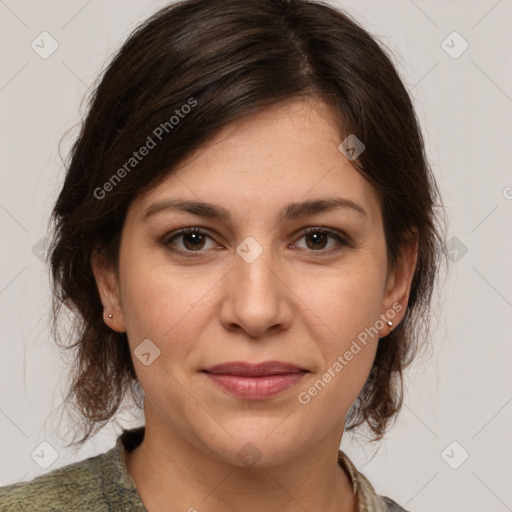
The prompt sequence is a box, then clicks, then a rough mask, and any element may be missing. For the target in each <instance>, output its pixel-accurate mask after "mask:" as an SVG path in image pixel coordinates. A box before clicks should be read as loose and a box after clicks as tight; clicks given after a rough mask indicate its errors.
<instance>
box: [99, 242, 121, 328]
mask: <svg viewBox="0 0 512 512" xmlns="http://www.w3.org/2000/svg"><path fill="white" fill-rule="evenodd" d="M91 267H92V271H93V274H94V278H95V280H96V286H97V287H98V292H99V294H100V298H101V303H102V304H103V321H104V322H105V323H106V324H107V325H108V326H109V327H110V328H111V329H113V330H114V331H116V332H126V327H125V322H124V315H123V308H122V304H121V294H120V292H119V279H118V277H117V274H116V272H115V269H114V268H112V265H110V264H108V263H107V259H106V257H105V254H104V253H103V252H101V251H100V250H98V249H95V250H93V253H92V256H91ZM109 315H112V318H109Z"/></svg>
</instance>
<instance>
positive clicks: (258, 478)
mask: <svg viewBox="0 0 512 512" xmlns="http://www.w3.org/2000/svg"><path fill="white" fill-rule="evenodd" d="M327 444H329V446H327ZM331 444H332V443H326V442H322V443H321V444H319V445H315V446H313V447H312V448H311V449H310V450H307V451H306V452H304V453H303V454H301V455H300V456H299V457H297V458H294V459H293V460H287V461H286V462H283V463H281V464H279V465H275V466H272V467H267V468H255V467H240V466H238V465H233V464H232V463H229V462H226V461H223V460H221V459H219V458H218V457H215V456H214V454H213V453H205V451H202V450H199V449H198V448H197V447H196V446H194V445H192V444H191V443H189V442H188V441H187V440H186V439H183V438H182V437H179V436H178V435H177V434H176V432H172V431H171V432H168V431H165V433H162V431H160V430H158V429H155V430H153V429H151V428H148V424H147V422H146V431H145V436H144V440H143V441H142V443H141V444H140V445H139V446H138V447H137V448H135V450H133V451H132V452H128V453H127V455H126V462H127V467H128V472H129V473H130V475H131V477H132V478H133V480H134V482H135V485H136V487H137V490H138V492H139V495H140V497H141V499H142V501H143V503H144V505H145V507H146V509H147V510H148V512H154V511H158V510H186V511H189V512H194V511H196V510H197V511H208V512H217V511H218V512H220V511H222V512H231V511H235V510H236V511H238V510H244V511H246V512H256V511H258V512H259V511H261V510H280V511H282V512H299V511H300V512H304V510H308V511H309V512H315V511H318V512H320V511H322V512H335V511H336V512H340V511H341V512H354V511H355V510H356V498H355V496H354V495H353V490H352V485H351V483H350V480H349V478H348V476H347V475H346V474H345V472H344V471H343V469H342V468H341V467H340V466H339V464H338V462H337V455H338V454H337V449H338V446H339V440H338V442H337V444H335V445H333V446H331Z"/></svg>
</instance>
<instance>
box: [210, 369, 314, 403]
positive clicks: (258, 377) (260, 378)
mask: <svg viewBox="0 0 512 512" xmlns="http://www.w3.org/2000/svg"><path fill="white" fill-rule="evenodd" d="M203 372H204V373H205V374H206V376H207V377H208V378H209V379H211V380H212V381H213V382H214V383H215V384H216V385H218V386H219V387H221V388H222V389H224V390H225V391H228V392H229V393H231V394H232V395H234V396H236V397H237V398H240V399H244V400H264V399H266V398H271V397H273V396H276V395H278V394H279V393H281V392H283V391H285V390H286V389H288V388H290V387H292V386H294V385H295V384H296V383H297V382H298V381H299V380H300V379H301V378H302V377H304V375H305V374H306V373H307V370H304V369H303V368H299V367H298V366H295V365H292V364H289V363H282V362H280V361H267V362H264V363H259V364H251V363H246V362H231V363H222V364H218V365H215V366H212V367H210V368H207V369H205V370H203Z"/></svg>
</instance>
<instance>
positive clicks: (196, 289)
mask: <svg viewBox="0 0 512 512" xmlns="http://www.w3.org/2000/svg"><path fill="white" fill-rule="evenodd" d="M131 254H132V255H133V256H130V257H129V258H125V261H124V262H123V263H122V264H121V268H120V272H121V276H120V278H121V282H122V283H123V288H122V306H123V314H124V317H125V325H126V330H127V333H128V337H129V340H130V345H132V347H134V346H136V345H137V343H140V341H142V340H143V339H146V338H149V339H151V340H152V341H154V342H155V343H156V345H157V346H158V347H159V348H160V350H162V351H163V350H165V347H166V346H167V347H168V346H172V347H173V351H175V353H174V354H173V355H174V356H178V355H179V352H180V351H184V352H187V351H188V348H187V346H188V345H189V343H187V342H183V341H180V344H176V343H172V340H173V339H174V340H177V339H179V340H189V339H190V340H193V339H197V336H196V333H197V332H201V330H202V324H203V323H204V322H205V320H206V315H205V311H204V304H206V303H207V302H208V301H207V300H206V299H205V296H206V294H208V295H209V294H211V293H212V292H214V290H213V288H214V286H215V283H217V282H218V281H219V279H220V278H221V276H222V273H221V272H218V271H215V270H213V271H209V272H199V271H198V270H197V268H196V269H195V270H194V268H193V267H186V266H182V267H178V266H177V265H170V264H169V262H168V261H165V254H164V255H163V257H158V258H155V255H154V254H147V255H145V254H144V251H140V253H139V254H136V253H135V251H133V252H132V253H131ZM191 330H194V332H191ZM164 341H165V343H164Z"/></svg>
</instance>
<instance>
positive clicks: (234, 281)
mask: <svg viewBox="0 0 512 512" xmlns="http://www.w3.org/2000/svg"><path fill="white" fill-rule="evenodd" d="M249 240H250V242H249V243H246V244H245V245H244V243H242V244H240V246H239V247H238V248H237V254H236V255H235V257H234V264H233V268H232V269H231V271H230V272H229V273H228V275H227V276H226V279H225V280H224V287H225V288H224V296H223V301H222V307H221V312H220V321H221V323H222V325H223V326H224V328H226V329H227V330H230V331H243V332H245V333H246V334H247V335H248V336H250V337H252V338H261V337H263V336H265V335H266V334H268V333H270V332H272V333H275V332H278V331H280V330H285V329H287V328H289V326H290V324H291V319H292V313H291V307H290V306H291V300H292V297H293V293H292V292H291V290H290V288H289V285H288V284H287V283H286V275H285V273H284V272H283V267H282V265H281V263H280V262H279V261H278V260H277V258H276V257H275V255H274V254H273V251H272V249H271V248H270V247H268V246H266V247H263V246H262V245H260V244H259V243H258V242H256V241H255V240H254V239H249Z"/></svg>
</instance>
